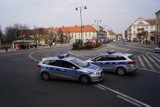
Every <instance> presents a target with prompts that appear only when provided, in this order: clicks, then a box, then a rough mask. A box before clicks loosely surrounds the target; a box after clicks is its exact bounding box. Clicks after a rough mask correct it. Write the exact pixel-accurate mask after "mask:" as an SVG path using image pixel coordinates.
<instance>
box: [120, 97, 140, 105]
mask: <svg viewBox="0 0 160 107" xmlns="http://www.w3.org/2000/svg"><path fill="white" fill-rule="evenodd" d="M117 97H118V98H120V99H122V100H125V101H126V102H129V103H132V104H133V105H135V106H138V107H142V106H141V105H140V104H137V103H135V102H133V101H131V100H129V99H127V98H125V97H123V96H120V95H117Z"/></svg>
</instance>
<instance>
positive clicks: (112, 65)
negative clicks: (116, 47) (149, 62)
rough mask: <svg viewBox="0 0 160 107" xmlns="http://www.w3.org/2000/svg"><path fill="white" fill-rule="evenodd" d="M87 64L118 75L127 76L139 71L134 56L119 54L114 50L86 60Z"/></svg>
mask: <svg viewBox="0 0 160 107" xmlns="http://www.w3.org/2000/svg"><path fill="white" fill-rule="evenodd" d="M86 62H88V63H91V64H95V65H98V66H100V67H102V68H103V70H104V71H107V72H115V73H117V74H118V75H125V74H127V73H130V72H135V71H136V70H137V69H138V67H137V64H136V61H135V59H134V55H133V54H129V53H118V52H115V51H113V50H112V51H109V52H107V53H105V54H101V55H98V56H96V57H94V58H92V59H89V60H86Z"/></svg>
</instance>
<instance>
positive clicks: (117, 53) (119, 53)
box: [102, 52, 133, 56]
mask: <svg viewBox="0 0 160 107" xmlns="http://www.w3.org/2000/svg"><path fill="white" fill-rule="evenodd" d="M102 55H116V56H131V55H133V54H130V53H121V52H115V53H111V54H109V53H104V54H102Z"/></svg>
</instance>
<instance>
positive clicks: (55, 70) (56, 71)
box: [49, 60, 63, 78]
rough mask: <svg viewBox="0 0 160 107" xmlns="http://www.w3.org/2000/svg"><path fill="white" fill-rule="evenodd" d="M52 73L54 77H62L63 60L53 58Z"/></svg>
mask: <svg viewBox="0 0 160 107" xmlns="http://www.w3.org/2000/svg"><path fill="white" fill-rule="evenodd" d="M49 65H50V73H51V75H52V76H54V77H58V78H59V77H62V76H63V73H62V70H61V60H51V61H50V63H49Z"/></svg>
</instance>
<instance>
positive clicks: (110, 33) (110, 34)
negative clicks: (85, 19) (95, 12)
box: [107, 30, 116, 40]
mask: <svg viewBox="0 0 160 107" xmlns="http://www.w3.org/2000/svg"><path fill="white" fill-rule="evenodd" d="M107 38H109V39H110V40H113V39H116V34H115V33H114V32H113V31H112V30H107Z"/></svg>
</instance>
